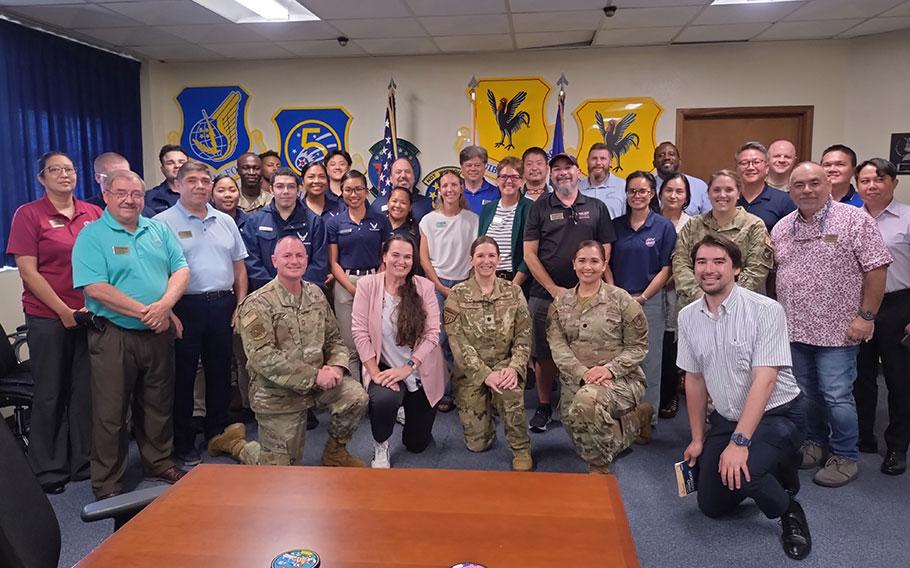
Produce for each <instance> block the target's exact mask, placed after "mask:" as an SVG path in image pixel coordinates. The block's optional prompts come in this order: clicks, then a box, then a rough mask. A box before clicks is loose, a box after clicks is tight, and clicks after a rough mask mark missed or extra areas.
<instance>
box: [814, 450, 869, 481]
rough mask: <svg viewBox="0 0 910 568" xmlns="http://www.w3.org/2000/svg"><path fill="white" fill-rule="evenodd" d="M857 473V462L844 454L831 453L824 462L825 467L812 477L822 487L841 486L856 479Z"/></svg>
mask: <svg viewBox="0 0 910 568" xmlns="http://www.w3.org/2000/svg"><path fill="white" fill-rule="evenodd" d="M858 475H859V463H857V462H855V461H853V460H851V459H848V458H845V457H844V456H838V455H832V456H831V457H830V458H828V461H826V462H825V467H823V468H821V469H820V470H818V471H817V472H815V477H813V478H812V481H814V482H815V483H816V484H818V485H821V486H822V487H841V486H843V485H846V484H848V483H850V482H851V481H853V480H854V479H856V477H857V476H858Z"/></svg>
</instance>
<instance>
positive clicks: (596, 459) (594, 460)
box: [559, 380, 645, 467]
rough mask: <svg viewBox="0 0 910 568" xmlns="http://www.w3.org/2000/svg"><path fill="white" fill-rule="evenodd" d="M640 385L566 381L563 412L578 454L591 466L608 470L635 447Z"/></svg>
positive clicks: (562, 414)
mask: <svg viewBox="0 0 910 568" xmlns="http://www.w3.org/2000/svg"><path fill="white" fill-rule="evenodd" d="M644 392H645V385H644V384H642V383H641V382H639V381H623V380H619V381H610V386H609V387H605V386H601V385H591V384H585V385H582V386H579V385H577V384H576V385H572V384H569V383H568V381H565V380H563V381H562V393H561V396H560V401H559V412H560V415H561V416H562V422H563V425H564V426H565V427H566V429H567V430H568V432H569V437H570V439H571V440H572V443H573V444H574V445H575V451H576V452H578V455H579V456H580V457H581V459H583V460H585V462H587V464H588V465H590V466H598V467H602V466H608V465H610V463H612V462H613V459H614V458H615V457H616V456H617V455H619V454H620V453H621V452H622V451H623V450H625V449H626V448H628V447H629V446H631V445H632V442H633V441H634V440H635V437H636V436H637V435H638V431H639V424H638V418H637V417H636V415H635V412H634V411H635V407H636V406H638V404H639V403H640V402H641V399H642V396H644Z"/></svg>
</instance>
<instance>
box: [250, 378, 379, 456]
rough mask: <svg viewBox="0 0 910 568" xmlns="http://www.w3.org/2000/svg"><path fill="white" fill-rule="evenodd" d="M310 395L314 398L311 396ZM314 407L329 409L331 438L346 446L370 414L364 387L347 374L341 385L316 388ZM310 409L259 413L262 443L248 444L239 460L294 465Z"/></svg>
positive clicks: (301, 449) (302, 442) (304, 434)
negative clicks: (329, 387)
mask: <svg viewBox="0 0 910 568" xmlns="http://www.w3.org/2000/svg"><path fill="white" fill-rule="evenodd" d="M308 396H311V395H308ZM313 402H314V404H313V406H314V407H315V408H328V409H329V412H330V413H331V415H332V417H331V422H330V423H329V436H330V437H332V438H334V439H335V440H337V441H338V442H339V443H341V444H347V443H348V442H350V441H351V437H352V436H353V435H354V432H355V431H356V430H357V427H358V426H359V425H360V421H361V419H362V418H363V416H364V414H366V411H367V404H368V403H369V398H368V397H367V393H366V391H365V390H363V387H362V386H361V385H360V384H358V383H357V382H356V381H354V380H353V379H352V378H351V377H349V376H347V375H345V377H344V379H343V380H342V381H341V383H340V384H339V385H338V386H336V387H334V388H331V389H329V390H322V389H319V388H318V387H317V389H316V396H315V397H313ZM306 415H307V410H306V409H304V410H300V411H297V412H283V413H279V414H266V413H259V412H257V413H256V422H258V423H259V444H260V448H261V449H258V448H256V446H255V444H247V445H246V447H244V449H243V451H241V452H240V461H241V463H245V464H247V465H295V464H298V463H300V460H301V459H302V458H303V445H304V442H305V441H306Z"/></svg>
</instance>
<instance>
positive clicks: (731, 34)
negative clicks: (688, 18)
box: [674, 23, 768, 43]
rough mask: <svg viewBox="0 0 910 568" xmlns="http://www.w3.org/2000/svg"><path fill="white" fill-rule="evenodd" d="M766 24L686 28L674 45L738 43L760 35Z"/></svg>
mask: <svg viewBox="0 0 910 568" xmlns="http://www.w3.org/2000/svg"><path fill="white" fill-rule="evenodd" d="M767 27H768V24H763V23H762V24H725V25H714V26H687V27H686V28H685V29H683V31H682V33H681V34H679V37H677V38H676V39H675V40H674V43H689V42H702V41H705V42H711V41H740V40H748V39H751V38H753V37H755V36H756V35H758V34H759V33H761V32H762V31H763V30H764V29H765V28H767Z"/></svg>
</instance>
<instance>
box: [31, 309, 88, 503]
mask: <svg viewBox="0 0 910 568" xmlns="http://www.w3.org/2000/svg"><path fill="white" fill-rule="evenodd" d="M25 321H26V323H27V324H28V337H27V343H28V352H29V359H30V364H31V368H32V380H33V381H34V382H35V398H34V401H33V406H32V415H31V432H30V434H29V450H28V458H29V462H30V463H31V466H32V470H33V471H34V472H35V475H36V476H37V477H38V481H39V482H40V483H41V484H43V485H50V484H54V483H65V482H67V481H69V480H70V479H71V478H72V479H77V480H78V479H88V477H89V458H90V455H91V449H92V368H91V364H90V363H89V358H88V338H87V336H86V331H85V329H84V328H76V329H66V328H65V327H63V322H61V321H60V320H59V319H50V318H40V317H35V316H26V318H25Z"/></svg>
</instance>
